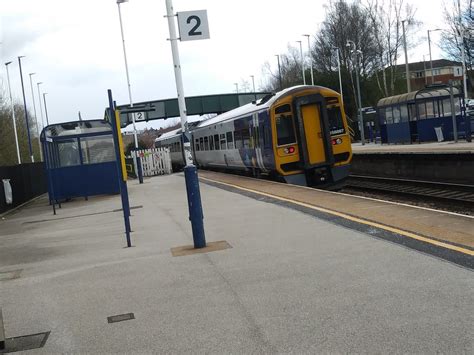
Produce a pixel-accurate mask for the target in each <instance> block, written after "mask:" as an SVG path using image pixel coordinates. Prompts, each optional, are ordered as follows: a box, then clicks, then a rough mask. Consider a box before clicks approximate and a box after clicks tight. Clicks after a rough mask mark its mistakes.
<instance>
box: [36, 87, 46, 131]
mask: <svg viewBox="0 0 474 355" xmlns="http://www.w3.org/2000/svg"><path fill="white" fill-rule="evenodd" d="M41 84H43V82H42V81H40V82H39V83H36V86H37V88H38V101H39V104H40V113H41V125H42V126H43V128H44V117H43V108H42V106H41V94H40V85H41Z"/></svg>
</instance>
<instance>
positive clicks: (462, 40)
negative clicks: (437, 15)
mask: <svg viewBox="0 0 474 355" xmlns="http://www.w3.org/2000/svg"><path fill="white" fill-rule="evenodd" d="M458 13H459V30H458V35H459V36H460V37H461V60H462V82H463V89H464V105H467V99H468V97H467V80H466V79H467V78H466V57H465V53H464V52H465V48H464V36H465V32H464V26H463V24H462V15H461V1H460V0H458Z"/></svg>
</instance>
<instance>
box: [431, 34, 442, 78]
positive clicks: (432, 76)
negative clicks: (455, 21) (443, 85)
mask: <svg viewBox="0 0 474 355" xmlns="http://www.w3.org/2000/svg"><path fill="white" fill-rule="evenodd" d="M436 31H441V29H440V28H436V29H434V30H428V49H429V51H430V68H431V84H434V75H433V60H432V58H431V39H430V32H436Z"/></svg>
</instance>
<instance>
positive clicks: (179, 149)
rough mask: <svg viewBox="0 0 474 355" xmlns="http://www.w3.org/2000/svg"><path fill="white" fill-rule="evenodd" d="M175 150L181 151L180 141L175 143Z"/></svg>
mask: <svg viewBox="0 0 474 355" xmlns="http://www.w3.org/2000/svg"><path fill="white" fill-rule="evenodd" d="M176 151H177V152H180V151H181V142H178V143H176Z"/></svg>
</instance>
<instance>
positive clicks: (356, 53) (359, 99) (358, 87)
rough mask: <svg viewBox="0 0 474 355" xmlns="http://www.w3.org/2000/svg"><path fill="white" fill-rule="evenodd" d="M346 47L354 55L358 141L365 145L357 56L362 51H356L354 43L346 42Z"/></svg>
mask: <svg viewBox="0 0 474 355" xmlns="http://www.w3.org/2000/svg"><path fill="white" fill-rule="evenodd" d="M346 47H348V48H349V49H351V48H353V49H351V55H353V54H355V57H356V84H357V99H358V101H359V102H358V104H359V125H360V140H361V141H362V145H365V132H364V119H363V117H362V100H361V98H360V83H359V56H361V55H362V51H360V50H358V49H357V46H356V44H355V42H354V41H347V43H346Z"/></svg>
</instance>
